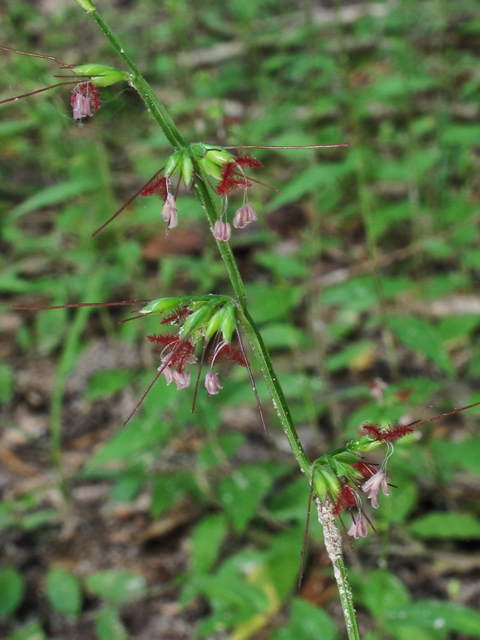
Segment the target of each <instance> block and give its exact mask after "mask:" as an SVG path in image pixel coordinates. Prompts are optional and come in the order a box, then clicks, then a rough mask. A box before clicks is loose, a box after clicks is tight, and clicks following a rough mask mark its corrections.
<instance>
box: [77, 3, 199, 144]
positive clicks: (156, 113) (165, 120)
mask: <svg viewBox="0 0 480 640" xmlns="http://www.w3.org/2000/svg"><path fill="white" fill-rule="evenodd" d="M89 13H90V14H91V15H92V16H93V18H94V19H95V22H96V23H97V24H98V26H99V27H100V29H101V30H102V31H103V33H104V34H105V36H106V37H107V39H108V40H109V41H110V44H111V45H112V47H113V48H114V49H115V51H116V52H117V53H118V55H119V56H120V57H121V58H122V59H123V61H124V62H125V64H126V65H127V67H128V68H129V69H130V73H131V80H130V84H131V85H132V87H133V88H134V89H136V90H137V91H138V94H139V96H140V97H141V98H142V100H143V101H144V102H145V104H146V105H147V108H148V110H149V111H150V113H151V114H152V116H153V117H154V118H155V120H156V121H157V122H158V124H159V125H160V127H161V129H162V131H163V133H164V134H165V137H166V138H167V140H168V141H169V143H170V144H171V145H172V147H173V148H174V149H175V151H178V150H179V149H184V148H185V147H186V146H187V145H186V143H185V140H184V139H183V138H182V136H181V135H180V132H179V131H178V129H177V127H176V126H175V125H174V123H173V120H172V119H171V118H170V116H169V115H168V113H167V110H166V109H165V107H164V106H163V104H162V103H161V102H160V101H159V100H158V98H157V96H156V95H155V94H154V93H153V91H152V89H151V87H150V85H149V84H148V83H147V81H146V80H145V78H144V77H143V76H142V74H141V73H140V71H139V70H138V69H137V66H136V65H135V63H134V62H133V60H132V59H131V58H130V56H129V55H128V53H126V52H125V49H124V48H123V47H122V45H121V44H120V40H119V39H118V38H117V36H116V35H115V34H114V33H113V31H112V30H111V29H110V27H109V26H108V25H107V23H106V22H105V21H104V20H103V19H102V18H101V17H100V15H99V14H98V13H97V11H96V9H93V10H92V11H90V12H89Z"/></svg>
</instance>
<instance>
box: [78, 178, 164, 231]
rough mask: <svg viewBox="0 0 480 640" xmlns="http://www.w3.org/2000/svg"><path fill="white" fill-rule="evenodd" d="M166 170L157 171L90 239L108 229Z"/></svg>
mask: <svg viewBox="0 0 480 640" xmlns="http://www.w3.org/2000/svg"><path fill="white" fill-rule="evenodd" d="M164 169H165V167H162V168H161V169H160V170H159V171H157V173H156V174H155V175H153V176H152V177H151V178H150V180H149V181H148V182H146V183H145V184H144V185H143V187H142V188H141V189H139V190H138V191H137V193H136V194H135V195H134V196H132V197H131V198H130V199H129V200H127V202H125V204H124V205H123V206H122V207H120V209H119V210H118V211H117V213H114V214H113V216H112V217H111V218H109V219H108V220H107V221H106V222H105V223H104V224H102V226H101V227H99V228H98V229H97V230H96V231H94V232H93V233H92V235H91V236H90V237H91V238H93V237H94V236H96V235H97V233H100V231H102V229H105V227H106V226H107V225H109V224H110V222H112V221H113V220H115V218H116V217H117V216H118V215H120V214H121V213H122V211H123V210H124V209H126V208H127V207H128V205H129V204H131V203H132V202H133V201H134V200H135V198H138V196H139V195H140V194H141V193H142V191H143V190H144V189H145V187H147V186H148V185H149V184H150V183H151V182H153V181H154V180H155V178H156V177H157V176H158V175H159V174H160V173H162V171H163V170H164Z"/></svg>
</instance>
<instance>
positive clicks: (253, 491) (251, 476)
mask: <svg viewBox="0 0 480 640" xmlns="http://www.w3.org/2000/svg"><path fill="white" fill-rule="evenodd" d="M274 479H275V475H274V473H271V472H270V470H269V469H268V466H267V465H263V466H260V465H251V466H244V467H237V468H236V469H233V471H232V473H231V475H230V476H228V477H227V478H225V479H224V480H222V482H221V483H220V500H221V502H222V504H223V506H224V508H225V511H226V513H227V515H228V517H229V518H230V520H231V521H232V523H233V526H234V528H235V531H236V532H237V533H242V532H243V531H244V530H245V527H246V526H247V524H248V522H249V521H250V520H251V519H252V518H253V516H254V515H255V512H256V510H257V507H258V505H259V504H260V502H261V501H262V499H263V498H264V496H266V494H267V493H268V492H269V491H270V488H271V487H272V484H273V481H274Z"/></svg>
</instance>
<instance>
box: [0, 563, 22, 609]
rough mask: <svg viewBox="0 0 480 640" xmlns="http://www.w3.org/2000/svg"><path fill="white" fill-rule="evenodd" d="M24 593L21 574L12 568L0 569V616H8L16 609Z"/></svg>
mask: <svg viewBox="0 0 480 640" xmlns="http://www.w3.org/2000/svg"><path fill="white" fill-rule="evenodd" d="M24 593H25V584H24V582H23V578H22V575H21V574H20V573H19V572H18V571H17V570H16V569H13V568H10V569H3V571H0V616H9V615H11V614H12V613H15V611H16V610H17V609H18V607H19V606H20V604H21V603H22V600H23V595H24Z"/></svg>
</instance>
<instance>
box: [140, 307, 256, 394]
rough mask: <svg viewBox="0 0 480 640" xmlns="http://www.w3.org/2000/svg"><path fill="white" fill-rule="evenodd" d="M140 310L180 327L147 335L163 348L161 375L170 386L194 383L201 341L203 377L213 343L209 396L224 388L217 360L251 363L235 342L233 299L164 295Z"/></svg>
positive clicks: (162, 323) (178, 387)
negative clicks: (191, 367)
mask: <svg viewBox="0 0 480 640" xmlns="http://www.w3.org/2000/svg"><path fill="white" fill-rule="evenodd" d="M140 313H141V314H143V315H145V314H162V315H163V318H162V320H161V321H160V324H161V325H162V326H164V327H166V326H173V327H175V328H176V332H175V333H170V332H165V333H160V334H154V335H149V336H147V337H148V340H150V342H152V343H154V344H158V345H160V346H161V347H162V351H161V354H160V357H161V365H160V367H159V368H158V374H159V375H160V374H163V375H164V376H165V379H166V381H167V385H169V384H170V383H172V382H174V383H175V384H176V386H177V389H178V390H181V389H186V388H187V387H188V386H190V382H191V377H190V372H189V371H187V367H188V365H190V364H193V363H195V362H196V361H197V357H196V356H195V351H196V348H197V345H198V344H199V343H203V348H202V351H201V356H200V358H201V359H200V371H199V376H200V375H201V365H202V364H203V361H204V359H205V353H206V350H207V347H208V346H210V354H209V357H208V362H209V363H210V369H209V371H208V372H207V375H206V376H205V388H206V389H207V392H208V394H209V395H216V394H217V393H218V390H219V389H221V388H222V386H221V384H220V379H219V375H218V373H216V372H214V365H215V364H216V362H218V361H219V360H222V359H223V360H229V361H230V362H235V363H237V364H239V365H241V366H243V367H246V366H247V362H246V358H245V356H244V354H243V353H242V351H241V350H240V349H238V348H237V347H235V346H233V345H232V344H231V342H232V336H233V332H234V331H235V330H236V328H237V319H236V311H235V306H234V304H233V302H232V301H231V300H230V299H229V298H225V297H223V296H203V297H201V296H200V297H196V298H193V299H192V298H190V299H184V298H162V299H160V300H154V301H153V302H151V303H149V304H148V305H147V306H146V307H144V308H143V309H142V310H141V311H140ZM197 385H198V382H197Z"/></svg>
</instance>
